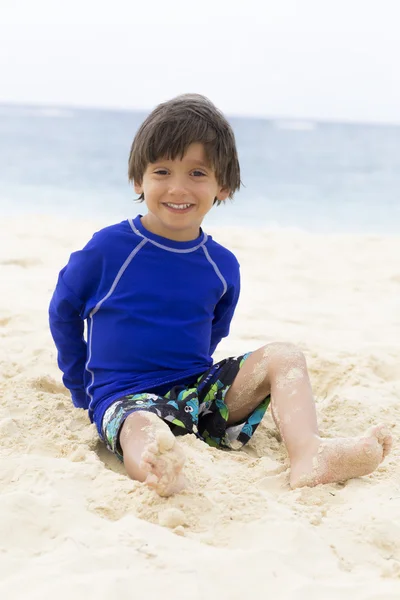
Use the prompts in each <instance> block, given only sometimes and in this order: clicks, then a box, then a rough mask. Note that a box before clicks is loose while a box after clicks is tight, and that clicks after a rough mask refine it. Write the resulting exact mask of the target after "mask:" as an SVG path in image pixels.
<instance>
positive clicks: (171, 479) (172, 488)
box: [120, 411, 185, 496]
mask: <svg viewBox="0 0 400 600" xmlns="http://www.w3.org/2000/svg"><path fill="white" fill-rule="evenodd" d="M128 436H129V438H128ZM123 438H125V440H124V441H123ZM120 439H121V445H122V446H123V449H124V463H125V466H126V469H127V471H128V473H129V475H130V476H131V477H132V478H133V479H137V480H138V481H142V482H144V483H146V484H147V485H148V486H149V487H150V488H152V489H154V490H155V491H156V492H157V493H158V494H159V495H160V496H171V495H172V494H175V493H177V492H179V491H181V490H182V489H183V488H184V487H185V480H184V477H183V474H182V468H183V465H184V463H185V456H184V454H183V451H182V450H181V448H180V446H179V444H178V442H177V440H176V438H175V436H174V435H173V433H172V432H171V430H170V428H169V427H168V425H167V424H166V423H164V421H162V420H161V419H160V418H159V417H157V415H156V414H154V413H152V412H147V411H136V412H134V413H132V414H131V415H129V416H128V417H127V418H126V421H125V423H124V426H123V428H122V431H121V438H120ZM132 467H133V468H132Z"/></svg>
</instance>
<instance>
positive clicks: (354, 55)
mask: <svg viewBox="0 0 400 600" xmlns="http://www.w3.org/2000/svg"><path fill="white" fill-rule="evenodd" d="M183 92H199V93H203V94H206V95H207V96H209V97H210V98H211V100H213V101H214V102H215V103H216V104H217V105H218V106H219V107H220V108H222V109H223V110H224V111H225V112H227V113H228V114H248V115H266V116H282V117H299V118H327V119H335V120H341V119H343V120H357V121H380V122H397V123H400V0H197V1H196V0H168V1H166V0H150V1H149V0H108V1H105V0H0V102H7V103H9V102H18V103H28V104H29V103H35V104H36V103H44V104H49V105H57V106H58V105H75V106H101V107H120V108H145V109H150V108H152V107H153V106H154V105H156V104H158V103H159V102H161V101H163V100H166V99H168V98H170V97H172V96H175V95H177V94H179V93H183Z"/></svg>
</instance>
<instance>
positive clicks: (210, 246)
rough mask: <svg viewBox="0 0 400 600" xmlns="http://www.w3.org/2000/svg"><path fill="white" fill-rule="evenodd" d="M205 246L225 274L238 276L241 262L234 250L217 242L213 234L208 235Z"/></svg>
mask: <svg viewBox="0 0 400 600" xmlns="http://www.w3.org/2000/svg"><path fill="white" fill-rule="evenodd" d="M205 247H206V248H207V251H208V254H209V256H210V258H211V260H212V261H213V262H215V264H216V266H217V267H218V268H220V269H221V271H222V273H223V275H225V276H228V277H229V276H230V277H233V278H234V279H235V278H237V277H238V273H239V269H240V264H239V261H238V259H237V257H236V255H235V254H234V253H233V252H232V250H229V249H228V248H226V246H223V245H222V244H220V243H219V242H216V241H215V240H214V239H213V238H212V237H211V236H207V241H206V244H205Z"/></svg>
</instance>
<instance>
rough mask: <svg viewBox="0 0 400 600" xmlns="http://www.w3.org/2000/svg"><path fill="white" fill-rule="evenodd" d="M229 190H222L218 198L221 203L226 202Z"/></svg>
mask: <svg viewBox="0 0 400 600" xmlns="http://www.w3.org/2000/svg"><path fill="white" fill-rule="evenodd" d="M229 192H230V190H229V188H221V189H220V190H219V192H218V194H217V196H216V198H217V199H218V200H219V201H220V202H224V201H225V200H226V199H227V198H228V196H229Z"/></svg>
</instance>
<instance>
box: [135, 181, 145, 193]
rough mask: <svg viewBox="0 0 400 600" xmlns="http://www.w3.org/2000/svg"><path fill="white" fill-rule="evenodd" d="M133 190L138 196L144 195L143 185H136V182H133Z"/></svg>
mask: <svg viewBox="0 0 400 600" xmlns="http://www.w3.org/2000/svg"><path fill="white" fill-rule="evenodd" d="M133 188H134V190H135V192H136V194H139V196H140V194H143V186H142V184H139V183H136V181H134V182H133Z"/></svg>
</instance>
